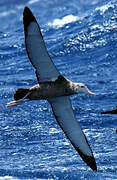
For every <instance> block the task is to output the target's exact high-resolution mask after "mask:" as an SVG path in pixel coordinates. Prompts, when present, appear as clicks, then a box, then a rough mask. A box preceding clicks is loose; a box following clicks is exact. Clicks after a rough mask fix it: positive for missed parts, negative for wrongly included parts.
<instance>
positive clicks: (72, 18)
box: [48, 14, 78, 27]
mask: <svg viewBox="0 0 117 180" xmlns="http://www.w3.org/2000/svg"><path fill="white" fill-rule="evenodd" d="M77 20H78V17H77V16H74V15H72V14H69V15H67V16H64V17H63V18H62V19H54V21H53V22H52V23H48V25H49V26H54V27H62V26H64V25H66V24H69V23H72V22H75V21H77Z"/></svg>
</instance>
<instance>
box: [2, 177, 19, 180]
mask: <svg viewBox="0 0 117 180" xmlns="http://www.w3.org/2000/svg"><path fill="white" fill-rule="evenodd" d="M0 180H18V178H15V177H12V176H0Z"/></svg>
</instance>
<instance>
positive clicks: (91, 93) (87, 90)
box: [86, 88, 96, 96]
mask: <svg viewBox="0 0 117 180" xmlns="http://www.w3.org/2000/svg"><path fill="white" fill-rule="evenodd" d="M86 92H87V93H88V94H90V95H92V96H96V94H95V93H93V92H91V91H90V90H89V89H88V88H86Z"/></svg>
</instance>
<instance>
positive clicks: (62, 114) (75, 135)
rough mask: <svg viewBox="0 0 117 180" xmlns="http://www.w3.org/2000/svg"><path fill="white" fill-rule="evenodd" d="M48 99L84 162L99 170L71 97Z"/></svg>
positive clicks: (61, 125) (59, 122)
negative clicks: (73, 107) (76, 115)
mask: <svg viewBox="0 0 117 180" xmlns="http://www.w3.org/2000/svg"><path fill="white" fill-rule="evenodd" d="M48 101H49V103H50V104H51V107H52V110H53V114H54V116H55V118H56V120H57V122H58V124H59V125H60V127H61V128H62V130H63V131H64V133H65V135H66V136H67V138H68V139H69V140H70V141H71V144H72V145H73V146H74V148H75V149H76V151H77V152H78V153H79V154H80V156H81V158H82V159H83V160H84V162H85V163H86V164H87V165H88V166H90V167H91V168H92V169H93V170H97V167H96V162H95V159H94V156H93V153H92V150H91V148H90V146H89V144H88V141H87V139H86V136H85V135H84V133H83V131H82V129H81V128H80V125H79V123H78V121H77V119H76V117H75V115H74V112H73V109H72V106H71V102H70V99H69V97H68V96H63V97H56V98H51V99H49V100H48Z"/></svg>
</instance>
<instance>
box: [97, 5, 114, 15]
mask: <svg viewBox="0 0 117 180" xmlns="http://www.w3.org/2000/svg"><path fill="white" fill-rule="evenodd" d="M110 7H112V8H114V5H112V4H110V3H108V4H106V5H103V6H100V7H97V8H96V10H100V12H101V14H104V13H105V12H106V11H107V10H108V9H109V8H110Z"/></svg>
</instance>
